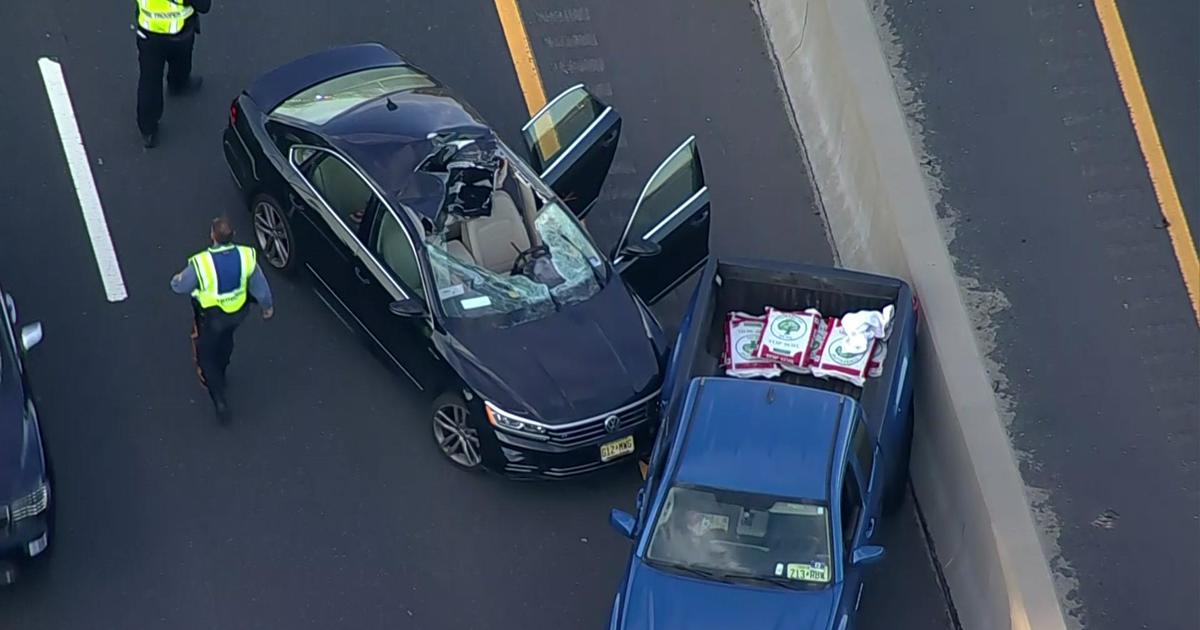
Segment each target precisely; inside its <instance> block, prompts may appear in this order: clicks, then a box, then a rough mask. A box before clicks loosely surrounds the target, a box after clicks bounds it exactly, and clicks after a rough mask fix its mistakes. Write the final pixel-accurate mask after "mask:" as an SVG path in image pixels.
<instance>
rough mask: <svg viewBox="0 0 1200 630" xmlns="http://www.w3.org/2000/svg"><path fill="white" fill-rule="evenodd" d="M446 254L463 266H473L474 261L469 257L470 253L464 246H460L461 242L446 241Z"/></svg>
mask: <svg viewBox="0 0 1200 630" xmlns="http://www.w3.org/2000/svg"><path fill="white" fill-rule="evenodd" d="M446 253H447V254H450V255H451V256H453V257H454V258H455V259H457V260H458V261H459V262H461V263H463V264H464V265H468V266H471V267H474V266H475V259H474V258H472V257H471V252H470V251H469V250H468V249H467V247H466V246H465V245H463V244H462V241H458V240H453V241H446Z"/></svg>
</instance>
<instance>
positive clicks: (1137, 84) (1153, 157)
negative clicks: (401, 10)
mask: <svg viewBox="0 0 1200 630" xmlns="http://www.w3.org/2000/svg"><path fill="white" fill-rule="evenodd" d="M497 2H499V0H497ZM1094 2H1095V4H1096V13H1098V14H1099V15H1100V25H1101V27H1102V28H1103V29H1104V39H1105V41H1107V42H1108V51H1109V54H1110V55H1112V60H1113V66H1115V67H1116V69H1117V79H1118V80H1119V81H1120V83H1121V92H1122V93H1124V94H1125V103H1126V104H1127V105H1128V106H1129V114H1130V117H1131V118H1132V119H1133V128H1134V130H1135V131H1136V132H1137V139H1138V144H1139V145H1141V147H1142V157H1143V158H1144V159H1145V161H1146V167H1147V168H1148V169H1149V171H1150V182H1151V183H1152V184H1153V185H1154V194H1155V195H1156V196H1157V197H1158V206H1159V209H1160V210H1161V211H1162V215H1163V218H1164V219H1166V221H1167V233H1168V234H1169V235H1170V237H1171V246H1172V247H1173V248H1174V249H1175V258H1176V259H1177V260H1178V261H1179V270H1180V272H1182V273H1183V284H1184V285H1185V286H1186V287H1187V292H1188V296H1189V297H1190V298H1191V301H1192V311H1193V313H1195V316H1196V321H1197V323H1200V259H1198V258H1197V255H1196V243H1195V241H1194V240H1192V231H1191V230H1190V229H1189V228H1188V222H1187V217H1186V216H1184V214H1183V204H1181V203H1180V202H1179V193H1178V191H1176V190H1175V178H1174V177H1172V176H1171V167H1170V165H1169V164H1168V163H1167V156H1166V153H1164V152H1163V147H1162V141H1161V140H1160V139H1159V136H1158V127H1157V126H1156V125H1155V124H1154V117H1153V116H1152V115H1151V113H1150V102H1149V101H1148V100H1147V99H1146V90H1145V89H1144V88H1142V80H1141V77H1140V76H1139V75H1138V69H1137V63H1136V62H1135V61H1134V59H1133V50H1132V49H1131V48H1130V47H1129V40H1128V38H1126V36H1125V26H1124V24H1122V22H1121V14H1120V13H1119V12H1118V11H1117V3H1116V0H1094Z"/></svg>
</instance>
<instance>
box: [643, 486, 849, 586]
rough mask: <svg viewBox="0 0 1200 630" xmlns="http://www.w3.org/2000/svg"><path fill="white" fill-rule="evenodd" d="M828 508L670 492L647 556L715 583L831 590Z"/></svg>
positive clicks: (689, 490) (684, 489)
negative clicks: (745, 580)
mask: <svg viewBox="0 0 1200 630" xmlns="http://www.w3.org/2000/svg"><path fill="white" fill-rule="evenodd" d="M829 529H830V526H829V509H828V508H827V507H826V506H824V505H817V504H814V503H809V502H802V501H798V500H796V499H788V498H782V497H772V496H766V495H761V494H754V493H746V492H733V491H724V490H716V489H712V488H700V487H690V486H674V487H672V488H671V490H670V492H669V493H668V494H667V496H666V498H665V499H664V502H663V507H662V512H660V513H659V515H658V519H657V521H656V523H655V525H654V529H653V532H652V534H651V539H650V546H649V550H648V551H647V554H646V557H647V560H648V561H650V563H651V564H655V565H660V566H666V567H670V568H677V569H680V570H683V571H686V572H689V573H694V574H702V575H708V576H712V577H714V578H716V579H736V578H750V579H762V580H767V581H772V582H777V583H780V584H788V583H797V584H804V583H808V584H817V585H824V584H828V583H829V582H830V581H831V580H832V579H833V568H832V565H831V562H830V561H831V557H830V544H829Z"/></svg>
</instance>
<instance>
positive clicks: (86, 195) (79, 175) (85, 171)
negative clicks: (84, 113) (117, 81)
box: [38, 57, 129, 302]
mask: <svg viewBox="0 0 1200 630" xmlns="http://www.w3.org/2000/svg"><path fill="white" fill-rule="evenodd" d="M38 68H40V69H41V71H42V82H43V83H44V84H45V85H46V96H47V97H49V98H50V108H51V109H53V110H54V123H55V124H56V125H57V126H58V137H59V139H60V140H62V148H63V154H65V155H66V158H67V167H68V168H70V169H71V179H72V180H74V182H75V194H76V196H77V197H79V208H80V210H82V211H83V221H84V223H85V224H87V231H88V237H89V238H90V239H91V241H92V253H93V254H94V255H95V257H96V266H97V267H99V268H100V280H101V281H103V282H104V293H105V294H106V295H107V296H108V301H109V302H120V301H122V300H124V299H125V298H127V297H129V294H128V293H127V292H126V291H125V279H124V278H123V277H122V276H121V265H120V263H118V262H117V252H116V250H114V249H113V244H112V236H110V235H109V233H108V222H107V221H105V219H104V208H103V207H102V206H101V205H100V194H99V193H97V192H96V180H95V179H93V178H92V169H91V166H90V165H89V164H90V163H89V162H88V156H87V150H86V149H85V148H84V146H83V136H82V135H81V134H80V133H79V124H78V123H77V122H76V121H75V110H74V108H72V107H71V94H70V93H69V92H67V80H66V78H64V77H63V72H62V66H60V65H59V63H58V62H57V61H54V60H53V59H48V58H46V57H42V58H41V59H38Z"/></svg>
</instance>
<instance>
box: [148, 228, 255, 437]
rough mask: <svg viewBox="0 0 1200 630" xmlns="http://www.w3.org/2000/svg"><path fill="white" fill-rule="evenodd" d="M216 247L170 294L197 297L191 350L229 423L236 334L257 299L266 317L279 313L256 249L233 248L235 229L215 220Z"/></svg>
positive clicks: (193, 263) (191, 262) (197, 258)
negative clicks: (228, 374)
mask: <svg viewBox="0 0 1200 630" xmlns="http://www.w3.org/2000/svg"><path fill="white" fill-rule="evenodd" d="M209 237H210V238H211V239H212V246H211V247H209V248H207V249H205V250H204V251H202V252H200V253H198V254H196V255H194V256H192V257H191V258H189V259H188V264H187V266H186V267H184V268H183V270H182V271H180V272H179V273H177V274H175V276H174V277H172V278H171V290H172V291H174V292H175V293H178V294H180V295H184V294H191V296H192V317H193V325H192V351H193V354H194V357H195V360H196V371H197V373H198V374H199V376H200V383H201V384H202V385H204V386H205V387H206V388H207V389H208V395H209V397H211V398H212V402H213V408H214V409H215V410H216V413H217V418H219V419H220V420H221V422H228V421H229V416H230V412H229V404H228V402H227V401H226V400H225V368H227V367H228V366H229V357H230V356H231V355H232V354H233V334H234V332H236V331H237V327H238V326H239V325H240V324H241V323H242V321H243V320H245V319H246V313H247V312H248V311H249V305H248V302H249V301H250V299H251V298H252V299H253V300H254V301H255V302H258V304H259V306H261V307H262V316H263V319H270V318H271V317H272V316H273V315H274V314H275V309H274V304H273V302H272V298H271V287H270V286H269V285H268V284H267V278H266V276H265V275H264V274H263V272H262V269H261V268H259V266H258V264H257V260H256V255H255V252H254V249H252V248H250V247H246V246H244V245H234V244H233V225H232V224H231V223H230V222H229V219H227V218H225V217H217V218H216V219H213V222H212V230H211V231H210V233H209Z"/></svg>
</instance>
